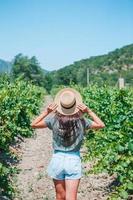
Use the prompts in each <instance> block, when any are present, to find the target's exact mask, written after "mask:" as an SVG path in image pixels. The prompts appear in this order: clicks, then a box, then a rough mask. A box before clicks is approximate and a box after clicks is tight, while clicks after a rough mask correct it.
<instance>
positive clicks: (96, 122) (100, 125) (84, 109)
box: [78, 104, 105, 129]
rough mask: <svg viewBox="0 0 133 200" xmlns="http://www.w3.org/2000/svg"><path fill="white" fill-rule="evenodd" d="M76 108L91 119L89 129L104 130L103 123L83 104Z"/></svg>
mask: <svg viewBox="0 0 133 200" xmlns="http://www.w3.org/2000/svg"><path fill="white" fill-rule="evenodd" d="M78 108H79V109H80V110H81V111H82V112H83V113H87V114H88V115H89V116H90V117H92V119H93V122H92V124H91V126H90V128H97V129H99V128H104V127H105V124H104V122H103V121H102V120H101V119H100V118H99V117H98V116H97V115H96V114H95V113H94V112H93V111H92V110H91V109H90V108H88V107H87V106H86V105H85V104H80V105H78Z"/></svg>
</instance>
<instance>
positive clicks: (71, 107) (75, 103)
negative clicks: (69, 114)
mask: <svg viewBox="0 0 133 200" xmlns="http://www.w3.org/2000/svg"><path fill="white" fill-rule="evenodd" d="M75 104H76V101H75V102H74V103H73V105H72V106H70V107H69V108H68V107H65V106H63V105H62V103H61V106H62V107H63V108H65V109H70V108H72V107H73V106H74V105H75Z"/></svg>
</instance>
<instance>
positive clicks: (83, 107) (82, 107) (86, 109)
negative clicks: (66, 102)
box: [77, 103, 89, 113]
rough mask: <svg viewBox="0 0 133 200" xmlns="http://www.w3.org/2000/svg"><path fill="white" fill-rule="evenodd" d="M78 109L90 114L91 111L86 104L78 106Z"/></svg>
mask: <svg viewBox="0 0 133 200" xmlns="http://www.w3.org/2000/svg"><path fill="white" fill-rule="evenodd" d="M77 108H78V109H79V110H81V111H82V112H83V113H88V110H89V108H88V107H87V106H86V105H85V104H84V103H81V104H78V105H77Z"/></svg>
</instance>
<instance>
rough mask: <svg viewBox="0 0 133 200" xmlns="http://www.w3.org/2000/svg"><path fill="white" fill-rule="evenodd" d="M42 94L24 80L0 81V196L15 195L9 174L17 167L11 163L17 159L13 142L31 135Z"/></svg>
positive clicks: (38, 88) (14, 172)
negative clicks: (32, 122)
mask: <svg viewBox="0 0 133 200" xmlns="http://www.w3.org/2000/svg"><path fill="white" fill-rule="evenodd" d="M44 91H45V90H44V88H41V87H37V86H34V85H32V84H31V83H27V82H24V81H19V80H16V81H15V82H14V83H11V82H10V81H9V80H4V79H3V80H2V79H1V81H0V110H1V113H0V197H1V196H7V197H9V198H10V199H12V197H13V194H14V193H15V185H14V183H13V175H14V174H16V173H17V168H16V167H15V166H14V165H13V163H15V162H17V160H18V158H17V155H16V154H15V152H16V148H17V142H18V141H19V140H22V138H23V137H29V136H32V134H33V130H32V129H31V127H30V123H31V118H32V117H33V116H34V115H37V114H38V112H39V109H38V108H39V107H40V104H41V101H42V98H43V97H44V93H45V92H44Z"/></svg>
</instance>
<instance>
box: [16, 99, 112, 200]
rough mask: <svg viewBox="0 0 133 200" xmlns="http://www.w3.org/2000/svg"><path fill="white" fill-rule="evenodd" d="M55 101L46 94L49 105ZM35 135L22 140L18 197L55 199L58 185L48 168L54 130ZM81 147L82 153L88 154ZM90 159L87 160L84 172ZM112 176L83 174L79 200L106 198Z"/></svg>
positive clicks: (37, 199) (46, 103)
mask: <svg viewBox="0 0 133 200" xmlns="http://www.w3.org/2000/svg"><path fill="white" fill-rule="evenodd" d="M51 101H52V98H51V97H50V96H46V98H45V103H44V106H43V108H42V110H44V109H45V106H46V105H48V104H49V103H50V102H51ZM35 132H36V135H35V136H34V137H33V138H28V139H25V140H24V142H23V143H22V144H21V150H22V160H21V161H20V163H19V164H18V169H21V172H20V173H19V174H18V176H17V188H18V190H19V194H18V195H17V197H16V198H15V199H14V200H54V199H55V192H54V185H53V182H52V180H51V178H50V177H48V176H47V173H46V168H47V166H48V163H49V161H50V158H51V155H52V132H51V131H50V130H49V129H48V128H46V129H36V130H35ZM83 151H84V150H83V149H82V150H81V155H83V154H84V152H83ZM88 166H89V163H87V164H83V170H84V172H85V171H86V170H87V168H88ZM110 181H111V180H110V178H109V177H108V176H107V175H105V174H101V175H98V176H96V175H91V176H88V177H85V175H84V176H83V177H82V179H81V182H80V186H79V192H78V200H100V199H102V200H105V199H107V197H106V190H105V188H106V186H107V184H108V183H109V182H110Z"/></svg>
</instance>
